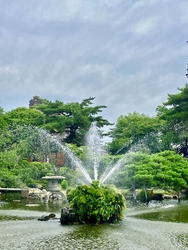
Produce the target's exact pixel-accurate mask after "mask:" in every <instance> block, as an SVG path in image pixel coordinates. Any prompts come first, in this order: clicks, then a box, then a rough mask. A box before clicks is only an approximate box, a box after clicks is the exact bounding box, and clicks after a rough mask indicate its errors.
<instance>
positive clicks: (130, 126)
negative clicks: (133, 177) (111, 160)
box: [109, 112, 162, 154]
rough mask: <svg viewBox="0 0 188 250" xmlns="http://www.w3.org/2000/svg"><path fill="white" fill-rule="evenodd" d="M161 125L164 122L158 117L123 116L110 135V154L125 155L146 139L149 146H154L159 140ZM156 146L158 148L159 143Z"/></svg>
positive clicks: (133, 114) (141, 115)
mask: <svg viewBox="0 0 188 250" xmlns="http://www.w3.org/2000/svg"><path fill="white" fill-rule="evenodd" d="M161 124H162V121H160V120H159V119H158V118H157V117H149V116H146V115H144V114H139V113H136V112H134V113H132V114H131V113H130V114H128V115H127V116H122V115H121V116H120V117H119V118H118V120H117V123H116V126H115V128H114V129H111V132H110V133H109V135H110V136H111V137H112V143H110V144H109V150H110V152H111V153H112V154H116V153H118V154H122V153H125V152H127V151H128V150H129V149H130V147H131V146H132V145H133V144H137V143H138V142H139V141H141V140H143V139H144V138H145V139H147V144H149V143H150V145H152V143H153V142H154V140H157V129H158V128H159V127H160V126H161ZM154 144H155V147H156V145H157V143H154ZM154 144H153V146H154ZM148 146H149V145H148ZM153 150H154V149H153Z"/></svg>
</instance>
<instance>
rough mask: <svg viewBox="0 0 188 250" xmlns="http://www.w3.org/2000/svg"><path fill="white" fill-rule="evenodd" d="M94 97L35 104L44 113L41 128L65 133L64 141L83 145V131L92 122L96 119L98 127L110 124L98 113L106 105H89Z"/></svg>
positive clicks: (51, 131)
mask: <svg viewBox="0 0 188 250" xmlns="http://www.w3.org/2000/svg"><path fill="white" fill-rule="evenodd" d="M94 99H95V98H92V97H90V98H88V99H84V100H83V101H82V102H81V103H77V102H74V103H68V104H65V103H63V102H61V101H55V102H50V101H49V102H46V103H42V104H39V105H35V106H34V108H36V109H38V110H40V111H41V112H42V113H43V114H44V115H45V124H43V125H42V128H45V129H47V130H48V131H49V132H50V133H54V132H55V133H60V134H62V133H65V132H66V133H67V136H66V138H64V141H65V142H67V143H74V144H77V145H79V146H80V145H83V143H84V136H85V133H86V132H87V131H88V129H89V127H90V125H91V123H92V122H94V121H96V122H97V125H98V127H100V128H101V127H103V126H104V125H111V124H110V123H109V122H108V121H107V120H106V119H104V118H103V117H102V116H99V115H98V113H100V112H102V109H103V108H106V106H103V105H100V106H91V105H92V104H93V103H92V101H93V100H94Z"/></svg>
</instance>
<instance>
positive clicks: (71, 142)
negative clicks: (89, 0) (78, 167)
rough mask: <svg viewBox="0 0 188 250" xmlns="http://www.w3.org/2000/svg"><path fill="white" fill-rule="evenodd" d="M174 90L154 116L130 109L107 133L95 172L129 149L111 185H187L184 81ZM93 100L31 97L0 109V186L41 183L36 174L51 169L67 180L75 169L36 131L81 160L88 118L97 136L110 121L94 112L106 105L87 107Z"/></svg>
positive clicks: (187, 113) (187, 129)
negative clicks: (21, 104) (26, 105)
mask: <svg viewBox="0 0 188 250" xmlns="http://www.w3.org/2000/svg"><path fill="white" fill-rule="evenodd" d="M178 90H179V93H178V94H174V95H170V94H169V95H168V98H167V101H166V102H164V103H163V104H162V105H160V106H158V107H157V108H156V111H157V112H156V116H153V117H149V116H147V115H145V114H139V113H137V112H134V113H130V114H127V115H121V116H120V117H119V118H118V120H117V122H116V124H115V126H114V128H113V129H111V130H110V132H109V133H108V136H110V137H111V138H112V141H111V142H110V143H109V144H108V145H106V150H107V152H108V153H109V154H106V155H104V156H103V159H102V160H101V162H100V167H99V172H100V173H102V172H103V171H104V169H105V168H106V165H110V164H112V162H116V161H117V160H118V159H119V158H121V157H122V155H124V154H126V153H129V152H131V153H130V154H129V155H130V156H129V158H128V159H127V161H126V162H125V164H124V166H123V167H122V168H121V169H119V171H118V173H117V175H116V179H114V180H113V181H114V182H115V184H116V185H117V186H119V187H123V188H133V189H134V188H145V187H151V186H157V187H161V188H166V189H168V188H171V189H174V190H177V191H180V190H181V189H186V188H188V164H187V160H186V159H187V157H188V85H187V84H186V85H185V87H184V88H181V89H178ZM93 100H94V98H91V97H90V98H88V99H85V100H83V101H82V102H81V103H68V104H65V103H63V102H61V101H55V102H51V101H49V100H46V99H42V98H40V97H38V96H35V97H34V98H33V99H32V100H31V101H30V105H29V108H24V107H18V108H16V109H14V110H11V111H10V112H4V110H3V108H0V129H1V132H0V186H2V187H15V186H16V187H18V186H32V185H37V184H38V183H40V184H41V185H45V183H44V182H41V177H42V176H44V175H46V174H49V173H52V172H53V173H58V174H63V175H65V177H66V179H67V181H68V183H69V185H72V184H73V183H74V180H73V179H74V178H75V177H79V176H76V175H75V169H74V168H71V166H70V162H69V161H68V159H66V158H63V156H62V154H59V152H60V149H59V148H58V147H57V145H56V146H54V145H52V144H53V140H52V141H51V142H49V141H45V140H44V139H41V133H39V131H40V129H45V130H46V131H48V132H49V133H50V134H51V135H53V136H54V135H55V136H57V137H58V139H59V140H61V141H62V143H66V144H67V145H68V146H69V147H71V148H72V149H73V150H74V151H75V153H76V154H77V155H78V157H79V158H80V159H83V152H84V150H83V148H84V140H85V138H84V137H85V134H86V132H87V131H88V129H89V127H90V125H91V123H92V122H96V123H97V126H98V127H99V129H100V131H101V135H103V136H106V135H105V134H104V133H103V131H102V128H103V126H106V125H112V124H111V123H110V122H109V121H107V120H106V119H104V118H103V117H102V116H101V115H99V113H101V112H102V110H103V109H104V108H107V107H106V106H103V105H101V106H93V105H92V104H93ZM40 145H42V146H40ZM46 162H48V163H46ZM73 176H74V178H73ZM77 179H78V178H77Z"/></svg>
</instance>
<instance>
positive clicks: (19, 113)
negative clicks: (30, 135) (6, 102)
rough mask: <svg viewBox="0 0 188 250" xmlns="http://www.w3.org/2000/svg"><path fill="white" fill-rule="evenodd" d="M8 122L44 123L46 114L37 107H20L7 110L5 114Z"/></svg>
mask: <svg viewBox="0 0 188 250" xmlns="http://www.w3.org/2000/svg"><path fill="white" fill-rule="evenodd" d="M4 116H5V119H6V121H7V123H8V124H9V125H10V124H12V125H15V124H17V125H36V126H38V125H41V124H43V123H44V114H43V113H42V112H40V111H38V110H36V109H28V108H25V107H18V108H16V109H13V110H11V111H10V112H7V113H6V114H5V115H4Z"/></svg>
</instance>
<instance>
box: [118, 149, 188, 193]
mask: <svg viewBox="0 0 188 250" xmlns="http://www.w3.org/2000/svg"><path fill="white" fill-rule="evenodd" d="M131 154H132V157H130V159H129V160H128V161H127V163H126V164H125V166H124V167H123V168H122V169H121V171H120V172H119V174H118V176H120V177H121V182H119V183H120V184H121V187H127V188H131V187H134V186H135V188H150V187H151V186H153V187H159V188H163V189H166V190H168V189H173V190H176V191H177V192H179V191H181V189H183V188H187V187H188V162H187V160H186V159H185V158H183V157H182V156H181V155H179V154H177V153H176V152H175V151H170V150H166V151H163V152H159V153H156V154H151V155H148V154H143V153H140V152H138V153H131ZM123 178H124V182H123ZM127 178H128V179H129V181H127ZM118 179H119V178H117V180H118ZM117 184H118V183H117Z"/></svg>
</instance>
